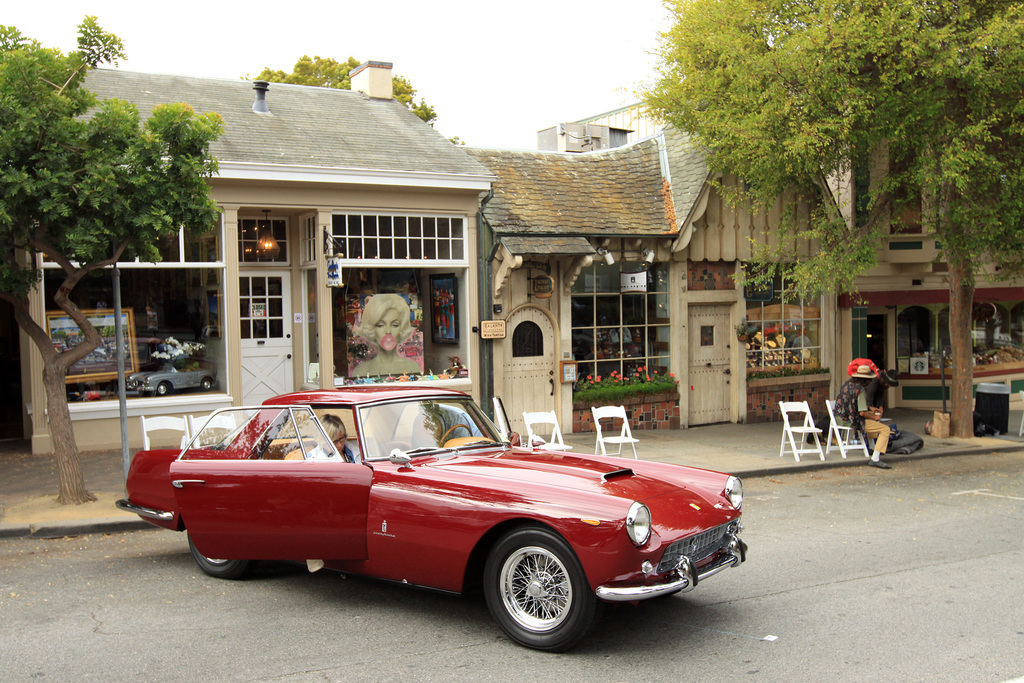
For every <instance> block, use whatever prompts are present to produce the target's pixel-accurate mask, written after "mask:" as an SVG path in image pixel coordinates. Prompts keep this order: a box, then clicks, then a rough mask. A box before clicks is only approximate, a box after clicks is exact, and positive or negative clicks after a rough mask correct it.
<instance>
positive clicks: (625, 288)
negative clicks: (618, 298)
mask: <svg viewBox="0 0 1024 683" xmlns="http://www.w3.org/2000/svg"><path fill="white" fill-rule="evenodd" d="M646 291H647V271H646V270H641V271H640V272H639V273H619V292H620V293H622V292H646Z"/></svg>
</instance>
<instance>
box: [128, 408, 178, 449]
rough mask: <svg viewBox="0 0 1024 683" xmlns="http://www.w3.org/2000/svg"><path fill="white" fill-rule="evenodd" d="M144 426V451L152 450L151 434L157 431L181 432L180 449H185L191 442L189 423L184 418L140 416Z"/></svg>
mask: <svg viewBox="0 0 1024 683" xmlns="http://www.w3.org/2000/svg"><path fill="white" fill-rule="evenodd" d="M139 422H140V423H141V424H142V449H143V450H145V451H148V450H149V449H150V448H151V445H150V439H149V434H150V432H157V431H174V432H181V442H180V445H179V446H178V447H179V448H184V447H185V446H186V445H188V442H189V434H190V432H189V429H188V422H186V421H185V418H183V417H171V416H170V415H158V416H156V417H146V416H145V415H140V416H139Z"/></svg>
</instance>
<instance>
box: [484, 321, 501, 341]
mask: <svg viewBox="0 0 1024 683" xmlns="http://www.w3.org/2000/svg"><path fill="white" fill-rule="evenodd" d="M480 338H481V339H504V338H505V321H504V320H481V321H480Z"/></svg>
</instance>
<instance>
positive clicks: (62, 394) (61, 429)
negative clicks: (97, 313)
mask: <svg viewBox="0 0 1024 683" xmlns="http://www.w3.org/2000/svg"><path fill="white" fill-rule="evenodd" d="M12 303H14V318H15V320H17V321H18V325H20V326H21V328H22V329H23V330H25V331H26V332H27V333H28V335H29V337H31V338H32V341H34V342H35V344H36V347H37V348H38V349H39V353H40V355H41V356H42V357H43V386H44V387H45V388H46V418H47V421H48V422H49V426H50V439H51V440H52V442H53V451H54V454H55V455H56V457H57V475H58V481H59V490H58V494H57V502H58V503H59V504H61V505H78V504H81V503H88V502H90V501H94V500H96V496H94V495H93V494H92V493H90V492H89V491H88V490H87V489H86V488H85V477H84V476H83V474H82V465H81V462H80V460H79V454H78V444H77V443H76V442H75V432H74V426H73V425H72V424H71V411H70V410H68V400H67V386H66V384H65V379H66V378H67V369H68V367H70V366H71V364H72V363H74V362H75V360H76V359H77V358H81V357H83V356H84V355H85V354H86V353H88V351H89V350H91V349H95V348H96V347H97V346H99V344H98V341H99V336H98V334H97V333H96V331H95V329H93V328H92V325H90V324H89V323H88V321H85V320H84V318H83V323H82V324H80V325H79V329H83V327H84V328H85V329H84V330H83V331H84V332H85V339H84V340H83V341H82V342H81V343H80V344H79V346H78V347H75V349H72V350H71V351H64V352H63V353H58V352H57V351H56V349H54V348H53V342H52V341H50V337H49V335H48V334H47V333H46V331H45V330H43V328H42V327H40V326H39V325H38V324H37V323H36V322H35V321H34V320H33V319H32V316H31V315H30V314H29V308H28V299H27V298H25V299H22V300H15V301H13V302H12ZM75 312H76V313H78V311H77V308H76V309H75ZM79 317H81V316H79ZM79 347H80V348H79Z"/></svg>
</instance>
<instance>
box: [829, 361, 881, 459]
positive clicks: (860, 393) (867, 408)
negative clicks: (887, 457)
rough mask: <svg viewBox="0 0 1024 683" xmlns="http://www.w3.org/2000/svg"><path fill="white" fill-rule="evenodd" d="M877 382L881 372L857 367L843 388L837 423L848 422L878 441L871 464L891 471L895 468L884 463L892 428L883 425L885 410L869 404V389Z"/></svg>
mask: <svg viewBox="0 0 1024 683" xmlns="http://www.w3.org/2000/svg"><path fill="white" fill-rule="evenodd" d="M872 365H873V364H872ZM877 379H878V373H877V372H875V371H874V370H872V369H871V365H866V364H865V365H859V366H857V369H856V371H855V372H854V373H853V374H852V375H850V379H849V380H847V381H846V382H845V383H844V384H843V386H842V387H840V388H839V395H838V396H837V397H836V406H835V415H836V419H837V420H839V421H841V422H843V423H845V426H848V427H849V426H852V427H853V428H854V429H855V430H857V431H859V432H862V433H864V434H866V435H868V436H869V437H871V438H872V439H874V440H875V449H874V452H872V454H871V460H870V461H869V462H868V464H869V465H871V466H872V467H878V468H880V469H883V470H887V469H890V468H891V467H892V466H891V465H890V464H889V463H887V462H885V461H884V460H882V457H881V456H882V454H883V453H885V451H886V449H887V448H888V447H889V434H890V431H889V427H888V425H885V424H883V423H882V422H881V419H882V412H883V409H882V407H881V406H871V405H869V404H868V396H867V392H866V391H865V389H866V388H867V386H868V385H869V384H870V383H871V382H872V381H873V380H877Z"/></svg>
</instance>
